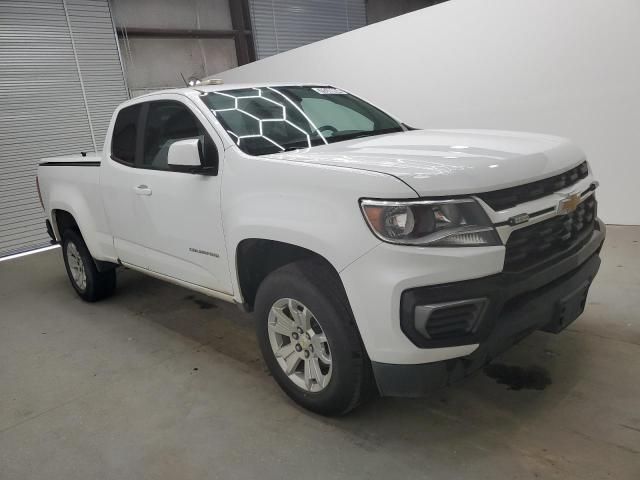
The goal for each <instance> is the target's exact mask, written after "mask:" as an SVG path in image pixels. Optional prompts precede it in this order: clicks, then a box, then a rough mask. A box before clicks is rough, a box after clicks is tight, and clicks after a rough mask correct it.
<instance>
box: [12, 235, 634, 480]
mask: <svg viewBox="0 0 640 480" xmlns="http://www.w3.org/2000/svg"><path fill="white" fill-rule="evenodd" d="M639 241H640V228H632V227H610V229H609V238H608V241H607V244H606V248H605V250H604V265H603V267H602V269H601V272H600V275H599V277H598V278H597V280H596V282H595V284H594V286H593V288H592V291H591V295H590V298H589V305H588V308H587V310H586V312H585V314H584V315H583V316H582V317H581V318H580V319H579V320H578V321H577V322H576V323H574V324H573V325H572V326H571V327H570V328H569V329H568V330H567V331H565V332H563V333H562V334H560V335H550V334H544V333H536V334H534V335H533V336H531V337H529V338H528V339H526V340H525V341H524V342H523V343H521V344H519V345H518V346H517V347H514V348H513V349H512V350H510V351H509V352H507V353H506V354H505V355H504V356H503V357H501V358H500V359H498V360H497V362H498V363H499V364H501V365H508V366H513V367H515V368H511V369H506V368H504V367H503V368H502V370H506V373H507V374H509V375H511V377H512V378H511V379H508V381H511V382H512V384H513V385H516V386H518V382H520V383H521V385H519V386H524V388H522V389H519V390H514V389H509V388H508V387H507V386H506V385H504V384H500V383H497V382H496V380H495V379H493V378H490V377H488V376H487V375H486V374H483V373H481V374H479V375H477V376H475V377H474V378H471V379H469V380H468V381H465V382H463V383H462V384H460V385H457V386H455V387H451V388H447V389H444V390H442V391H439V392H437V393H435V394H434V395H433V396H432V397H430V398H427V399H418V400H407V399H379V400H376V401H374V402H373V403H371V404H369V405H367V406H365V407H364V408H361V409H360V410H358V411H356V412H355V413H354V414H352V415H351V416H348V417H346V418H340V419H326V418H322V417H318V416H316V415H312V414H309V413H307V412H306V411H303V410H302V409H300V408H298V407H297V406H295V405H294V404H292V403H291V402H290V401H289V400H288V398H287V397H285V396H284V395H283V394H282V393H281V392H280V391H279V389H278V387H277V386H276V385H275V383H274V382H273V381H272V380H271V378H270V377H269V376H268V375H267V374H266V373H265V370H264V367H263V365H262V363H261V360H260V359H259V356H258V349H257V346H256V342H255V340H254V337H253V329H252V325H251V323H252V322H251V319H250V318H249V317H247V316H245V315H243V314H241V313H240V312H239V311H238V310H237V309H236V308H235V307H234V306H232V305H227V304H224V303H222V302H217V301H213V300H211V299H209V298H206V297H203V296H201V295H197V294H192V293H191V292H188V291H186V290H184V289H181V288H178V287H174V286H171V285H168V284H165V283H162V282H160V281H157V280H154V279H151V278H147V277H144V276H142V275H140V274H137V273H135V272H131V271H124V272H121V274H120V276H119V280H118V281H119V288H118V293H117V295H116V296H114V297H113V298H111V299H109V300H107V301H104V302H102V303H98V304H93V305H90V304H86V303H83V302H82V301H81V300H80V299H79V298H78V297H77V296H76V295H75V293H74V292H73V291H72V289H71V287H70V285H69V283H68V281H67V278H66V274H65V272H64V268H63V265H62V261H61V258H60V252H59V251H57V250H54V251H50V252H46V253H42V254H38V255H32V256H29V257H24V258H20V259H16V260H11V261H6V262H2V263H0V287H1V288H0V479H3V480H4V479H7V480H9V479H11V480H17V479H30V480H36V479H46V480H54V479H61V480H62V479H64V480H72V479H81V480H87V479H93V478H96V479H97V478H99V479H118V480H122V479H136V480H138V479H146V478H154V479H160V478H162V479H165V478H166V479H171V480H175V479H181V480H186V479H198V480H201V479H204V478H221V479H225V480H226V479H250V478H260V479H272V478H273V479H281V478H323V479H327V478H331V479H333V478H348V479H357V478H367V479H374V478H381V479H390V478H399V479H400V478H402V479H405V478H411V479H413V478H438V479H445V478H447V479H448V478H451V479H456V480H458V479H467V478H468V479H474V480H478V479H485V478H486V479H491V480H495V479H507V478H509V479H511V478H514V479H516V478H517V479H529V478H544V479H555V478H558V479H560V478H561V479H569V478H571V479H573V478H575V479H580V480H587V479H603V478H612V479H616V480H622V479H636V480H637V479H638V478H640V381H639V379H640V314H639V313H638V312H639V310H640V243H639ZM497 370H499V371H498V373H501V372H500V369H499V368H498V369H497ZM502 373H504V372H502ZM546 377H548V379H549V380H550V382H551V383H550V384H549V385H548V386H546V387H545V385H546V381H545V378H546ZM531 387H537V388H538V389H535V388H531Z"/></svg>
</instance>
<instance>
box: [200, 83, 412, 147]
mask: <svg viewBox="0 0 640 480" xmlns="http://www.w3.org/2000/svg"><path fill="white" fill-rule="evenodd" d="M200 98H201V99H202V101H203V102H204V103H205V104H206V105H207V107H208V108H209V109H210V110H211V111H212V112H213V114H214V115H215V116H216V118H217V119H218V121H219V122H220V123H221V124H222V126H223V127H224V128H225V129H226V130H227V132H228V133H229V135H230V136H231V138H232V139H233V140H234V141H235V142H236V145H238V147H239V148H240V149H241V150H242V151H243V152H245V153H248V154H249V155H266V154H269V153H278V152H282V151H287V150H293V149H297V148H308V147H312V146H316V145H324V144H327V143H334V142H340V141H343V140H350V139H353V138H359V137H366V136H372V135H381V134H383V133H393V132H401V131H403V130H404V129H403V127H402V126H401V124H400V123H398V122H397V121H396V120H394V119H393V118H391V117H390V116H389V115H387V114H386V113H384V112H383V111H381V110H379V109H377V108H376V107H374V106H373V105H371V104H369V103H366V102H364V101H362V100H360V99H359V98H357V97H354V96H353V95H350V94H348V93H346V92H344V91H342V90H340V89H338V88H334V87H328V86H288V87H259V88H258V87H256V88H243V89H237V90H223V91H219V92H208V93H205V94H203V95H202V96H201V97H200Z"/></svg>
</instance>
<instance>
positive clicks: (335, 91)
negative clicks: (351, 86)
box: [312, 87, 347, 95]
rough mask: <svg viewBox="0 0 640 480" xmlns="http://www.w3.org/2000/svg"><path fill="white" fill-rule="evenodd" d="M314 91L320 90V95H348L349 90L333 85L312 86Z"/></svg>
mask: <svg viewBox="0 0 640 480" xmlns="http://www.w3.org/2000/svg"><path fill="white" fill-rule="evenodd" d="M312 90H313V91H314V92H318V93H319V94H320V95H346V94H347V92H344V91H342V90H340V89H339V88H333V87H315V88H312Z"/></svg>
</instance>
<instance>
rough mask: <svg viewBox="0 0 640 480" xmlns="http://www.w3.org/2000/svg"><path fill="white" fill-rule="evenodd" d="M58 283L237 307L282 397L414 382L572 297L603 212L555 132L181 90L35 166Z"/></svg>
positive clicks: (329, 98) (341, 400) (318, 397)
mask: <svg viewBox="0 0 640 480" xmlns="http://www.w3.org/2000/svg"><path fill="white" fill-rule="evenodd" d="M38 179H39V189H40V192H41V198H42V202H43V206H44V209H45V213H46V217H47V219H48V220H47V228H48V230H49V232H50V234H51V236H52V237H53V239H54V240H55V241H57V242H60V243H61V244H62V252H63V256H64V261H65V264H66V268H67V272H68V275H69V278H70V280H71V284H72V285H73V288H74V289H75V290H76V291H77V293H78V294H79V295H80V297H82V298H83V299H84V300H87V301H96V300H99V299H101V298H104V297H106V296H108V295H110V294H112V293H113V292H114V290H115V288H116V268H117V267H118V266H120V265H122V266H125V267H128V268H131V269H135V270H139V271H141V272H143V273H146V274H149V275H152V276H155V277H158V278H161V279H164V280H167V281H169V282H173V283H176V284H178V285H181V286H183V287H186V288H189V289H192V290H195V291H197V292H201V293H203V294H206V295H210V296H212V297H216V298H218V299H222V300H226V301H229V302H235V303H237V304H238V305H240V306H241V307H242V308H244V309H245V310H247V311H253V312H255V318H256V328H257V335H258V339H259V343H260V347H261V350H262V353H263V355H264V359H265V361H266V364H267V366H268V367H269V369H270V371H271V373H272V374H273V377H274V378H275V379H276V381H277V382H278V383H279V384H280V386H281V387H282V389H283V390H284V391H285V392H286V393H287V394H288V395H289V396H290V397H291V398H293V399H294V400H295V401H296V402H298V403H299V404H301V405H303V406H304V407H306V408H308V409H310V410H313V411H316V412H319V413H323V414H342V413H346V412H348V411H349V410H351V409H353V408H354V407H355V406H356V405H358V404H359V403H360V402H361V401H362V400H364V399H365V398H367V397H368V396H369V395H370V394H372V393H376V392H379V393H380V394H382V395H390V396H417V395H422V394H425V393H428V392H429V391H431V390H433V389H434V388H436V387H438V386H440V385H445V384H448V383H451V382H453V381H455V380H458V379H460V378H462V377H464V376H466V375H468V374H469V373H471V372H473V371H474V370H477V369H478V368H480V367H481V366H483V365H485V364H486V363H487V362H489V361H491V360H492V359H493V358H495V357H496V356H497V355H499V354H500V353H501V352H502V351H503V350H505V349H506V348H508V347H509V346H511V345H513V344H514V343H516V342H517V341H519V340H520V339H522V338H523V337H525V336H526V335H528V334H530V333H531V332H533V331H535V330H545V331H550V332H559V331H560V330H562V329H563V328H565V327H566V326H567V325H568V324H569V323H571V322H572V321H573V320H575V319H576V317H578V316H579V315H580V313H581V312H582V311H583V309H584V306H585V301H586V296H587V291H588V289H589V285H590V284H591V282H592V280H593V278H594V276H595V275H596V273H597V271H598V268H599V265H600V258H599V252H600V249H601V247H602V243H603V241H604V237H605V229H604V225H603V224H602V223H601V222H600V220H598V218H597V216H596V199H595V193H594V192H595V189H596V187H597V182H595V181H594V179H593V177H592V174H591V171H590V168H589V166H588V164H587V162H586V161H585V156H584V154H583V152H582V151H581V150H580V149H578V148H577V147H576V146H574V145H573V144H571V143H570V142H568V141H567V140H564V139H561V138H557V137H552V136H547V135H538V134H529V133H515V132H503V131H480V130H418V129H414V128H410V127H408V126H407V125H405V124H403V123H402V122H400V121H399V120H397V119H395V118H394V117H393V116H391V115H389V114H387V113H385V112H383V111H382V110H380V109H378V108H376V107H374V106H372V105H371V104H369V103H367V102H365V101H363V100H361V99H360V98H358V97H356V96H354V95H353V94H350V93H348V92H346V91H344V90H341V89H338V88H335V87H332V86H327V85H306V84H256V85H205V84H204V83H203V84H201V85H197V86H194V87H193V88H183V89H176V90H168V91H161V92H155V93H152V94H149V95H144V96H141V97H137V98H134V99H132V100H129V101H127V102H125V103H123V104H122V105H121V106H120V107H118V109H117V110H116V111H115V113H114V115H113V119H112V120H111V124H110V126H109V129H108V133H107V137H106V140H105V142H104V151H103V152H102V154H99V155H85V154H82V155H80V154H79V155H77V156H67V157H57V158H46V159H43V160H42V161H41V163H40V165H39V168H38Z"/></svg>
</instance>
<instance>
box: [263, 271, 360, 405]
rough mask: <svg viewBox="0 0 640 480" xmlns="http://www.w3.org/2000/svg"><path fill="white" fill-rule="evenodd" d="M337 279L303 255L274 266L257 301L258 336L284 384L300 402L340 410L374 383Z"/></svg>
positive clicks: (273, 370) (357, 400)
mask: <svg viewBox="0 0 640 480" xmlns="http://www.w3.org/2000/svg"><path fill="white" fill-rule="evenodd" d="M339 282H340V280H339V278H338V277H337V275H336V274H335V272H333V271H332V270H330V269H329V267H327V266H325V265H323V264H322V263H321V262H319V261H315V260H301V261H298V262H294V263H291V264H289V265H285V266H284V267H281V268H279V269H278V270H275V271H274V272H272V273H271V274H270V275H269V276H267V278H266V279H265V280H264V281H263V282H262V284H261V285H260V287H259V289H258V293H257V295H256V301H255V316H256V328H257V335H258V342H259V344H260V349H261V350H262V355H263V357H264V360H265V362H266V364H267V367H268V368H269V370H270V372H271V374H272V375H273V377H274V379H275V380H276V382H278V384H279V385H280V387H281V388H282V390H284V392H285V393H286V394H287V395H288V396H289V397H290V398H292V399H293V400H294V401H295V402H297V403H298V404H300V405H302V406H303V407H304V408H306V409H308V410H311V411H313V412H316V413H319V414H322V415H343V414H345V413H348V412H349V411H351V410H352V409H354V408H355V407H356V406H357V405H359V404H360V403H361V402H362V401H364V400H365V399H366V397H367V396H368V394H369V393H370V392H371V391H372V390H373V389H372V375H371V366H370V363H369V360H368V358H367V355H366V352H365V350H364V346H363V345H362V342H361V340H360V335H359V333H358V330H357V327H356V325H355V322H354V320H353V316H352V314H351V309H350V308H349V305H348V301H347V298H346V295H345V293H344V291H343V290H342V288H341V286H340V283H339Z"/></svg>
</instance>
